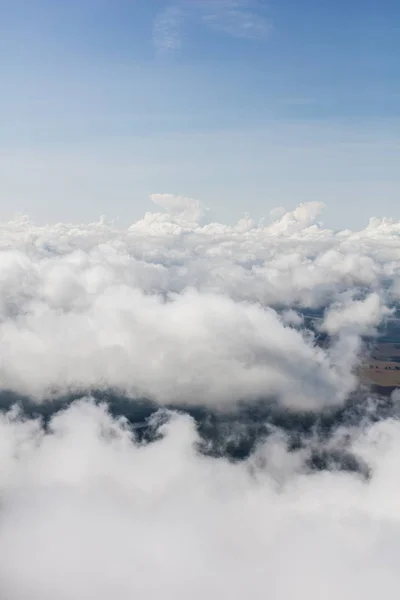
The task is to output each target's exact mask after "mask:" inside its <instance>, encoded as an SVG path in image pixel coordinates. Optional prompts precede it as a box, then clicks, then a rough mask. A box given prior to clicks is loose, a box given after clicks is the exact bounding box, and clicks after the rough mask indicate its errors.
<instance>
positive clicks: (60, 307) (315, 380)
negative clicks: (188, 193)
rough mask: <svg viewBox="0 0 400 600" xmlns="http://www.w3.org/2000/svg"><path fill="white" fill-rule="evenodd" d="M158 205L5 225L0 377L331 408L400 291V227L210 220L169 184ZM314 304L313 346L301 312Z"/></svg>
mask: <svg viewBox="0 0 400 600" xmlns="http://www.w3.org/2000/svg"><path fill="white" fill-rule="evenodd" d="M152 200H153V201H154V203H155V205H156V206H157V207H159V208H161V209H162V210H163V212H152V213H147V214H146V215H145V217H144V218H143V219H142V220H141V221H139V222H137V223H134V224H133V225H132V226H130V227H129V228H128V229H125V230H121V229H118V228H116V227H114V226H113V225H112V224H108V223H106V222H104V220H101V221H99V222H98V223H92V224H89V225H64V224H58V225H54V226H47V227H36V226H34V225H33V224H32V223H30V222H29V220H26V219H22V220H19V221H15V222H12V223H8V224H3V225H2V231H1V233H2V235H1V252H0V335H1V340H2V355H1V362H0V389H3V390H9V391H12V392H15V393H18V394H22V395H26V396H29V397H31V398H32V399H34V400H35V401H43V400H44V399H48V398H54V397H57V396H61V395H64V394H69V393H77V392H82V393H90V391H91V390H94V389H104V390H107V389H110V390H114V391H117V392H119V393H121V394H124V395H127V396H129V397H131V398H133V399H134V398H147V399H149V400H152V401H154V402H157V403H159V404H174V403H175V404H179V405H182V404H183V405H184V404H192V405H204V404H207V405H211V406H214V407H218V408H229V407H230V406H233V405H235V403H238V402H241V401H248V400H259V399H263V398H264V399H265V398H269V399H271V400H272V399H273V400H274V401H278V402H279V403H280V404H281V405H282V406H285V407H289V408H293V409H295V410H315V409H321V408H324V407H328V406H334V405H340V404H341V403H343V402H344V401H345V400H346V398H347V397H348V396H349V394H350V393H351V392H352V391H353V390H355V389H356V387H357V377H356V376H355V372H356V369H357V366H358V364H359V361H360V357H361V355H362V353H363V344H362V336H365V335H374V334H375V333H376V329H377V327H378V326H379V325H380V324H381V323H382V322H384V321H385V319H387V318H389V317H390V316H391V313H392V309H391V308H389V307H390V306H392V305H393V304H394V303H395V302H396V299H397V298H398V289H399V262H398V252H399V243H398V239H399V238H398V232H399V224H398V223H395V222H391V221H387V220H382V221H374V220H372V221H371V222H370V223H369V225H368V227H367V228H366V229H365V230H364V231H361V232H351V231H341V232H333V231H330V230H326V229H324V228H323V227H322V225H320V224H318V223H316V219H317V218H318V216H319V213H320V211H321V210H322V208H323V207H322V205H320V204H318V203H310V204H308V205H301V206H299V207H298V208H296V209H295V210H294V211H293V212H284V214H282V215H280V216H279V217H278V219H276V213H274V215H273V216H272V217H271V220H270V222H263V223H260V224H255V223H253V222H252V220H251V219H250V218H249V217H246V218H244V219H242V220H240V221H239V222H238V223H237V224H236V225H234V226H226V225H222V224H219V223H213V222H210V220H209V214H208V211H207V210H206V209H205V208H204V207H202V205H201V203H200V202H198V201H196V200H193V199H190V198H183V197H176V196H171V195H168V194H154V195H153V196H152ZM305 309H309V310H317V309H319V310H321V309H323V310H324V311H325V313H324V314H323V313H321V314H322V316H323V318H322V320H321V321H320V325H319V328H320V330H321V332H325V333H328V334H329V336H330V338H329V339H330V342H329V344H325V345H324V346H321V344H318V343H317V342H316V339H315V335H313V333H312V332H311V331H310V329H309V328H307V327H301V326H300V324H301V322H302V318H303V317H302V314H301V313H302V311H303V312H304V310H305Z"/></svg>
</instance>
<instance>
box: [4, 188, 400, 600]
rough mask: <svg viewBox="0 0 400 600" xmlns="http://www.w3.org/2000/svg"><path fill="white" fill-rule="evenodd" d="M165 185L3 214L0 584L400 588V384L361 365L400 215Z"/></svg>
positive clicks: (68, 588) (123, 596)
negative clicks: (114, 218)
mask: <svg viewBox="0 0 400 600" xmlns="http://www.w3.org/2000/svg"><path fill="white" fill-rule="evenodd" d="M152 200H153V202H154V204H155V206H156V207H157V208H156V209H155V210H156V211H159V212H149V213H147V214H146V215H145V216H144V218H143V219H142V220H140V221H139V222H137V223H134V224H133V225H131V226H130V227H129V228H127V229H121V228H118V227H117V226H115V225H114V224H112V223H108V222H106V221H105V220H104V219H102V220H100V221H99V222H97V223H91V224H81V225H71V224H61V223H60V224H57V225H51V226H50V225H49V226H45V227H38V226H35V225H34V224H33V223H31V222H30V221H29V220H28V219H25V218H22V219H19V220H16V221H14V222H11V223H6V224H1V225H0V339H1V357H0V400H1V401H2V403H3V404H2V406H3V407H4V408H3V410H2V411H1V412H0V591H1V593H0V597H1V598H5V599H7V600H53V599H54V598H57V599H60V600H72V599H74V600H80V599H82V600H91V599H93V600H94V599H96V600H109V598H119V599H120V600H131V599H132V598H156V597H164V598H166V599H171V600H172V599H174V600H181V599H182V600H183V599H184V598H188V597H190V598H194V599H196V598H199V599H200V598H209V599H210V600H214V599H217V598H221V597H229V598H233V599H235V598H238V599H239V598H243V597H251V598H254V599H257V598H260V599H261V598H263V599H264V598H271V600H278V599H282V600H290V599H292V598H293V599H294V598H299V597H300V598H303V597H304V598H308V599H309V600H317V599H318V600H319V599H320V598H321V597H324V598H326V599H330V598H332V599H333V598H334V599H335V600H336V599H337V598H341V599H342V600H357V599H358V598H360V599H361V598H362V599H363V600H369V599H371V600H372V598H376V596H377V595H378V594H379V595H382V594H383V595H385V596H386V597H388V598H392V597H394V596H395V594H397V590H398V588H399V585H400V576H399V574H398V568H397V556H398V552H399V550H400V518H399V514H398V512H399V511H398V504H399V499H400V487H399V484H398V477H397V469H398V463H399V460H400V425H399V420H398V414H399V408H398V407H399V396H398V393H397V392H394V393H393V394H392V396H391V397H390V398H389V397H387V398H386V399H382V398H381V397H378V396H376V395H375V396H374V393H373V392H372V391H371V390H370V391H368V390H367V389H366V387H365V385H364V384H363V383H360V381H359V379H358V373H359V367H360V364H361V361H362V360H363V357H365V354H366V352H367V350H368V344H366V340H370V339H371V337H372V338H373V337H374V336H376V335H377V332H378V330H379V328H380V327H382V326H383V325H384V324H385V323H387V322H390V320H391V319H393V318H395V311H396V307H397V303H398V300H399V295H400V260H399V259H400V237H399V234H400V224H399V223H396V222H394V221H391V220H390V219H371V220H370V222H369V224H368V225H367V227H366V228H365V229H364V230H363V231H358V232H353V231H339V232H335V231H331V230H328V229H325V228H324V227H323V225H322V224H321V223H320V222H319V219H320V214H321V211H322V209H323V206H322V205H321V204H319V203H310V204H303V205H301V206H299V207H298V208H297V209H295V210H294V211H292V212H286V211H284V210H281V209H279V210H277V211H274V212H273V213H272V214H271V215H270V218H269V219H264V220H263V221H262V222H260V223H255V222H253V221H252V219H251V218H250V217H248V216H246V217H244V218H243V219H242V220H240V221H239V222H238V223H237V224H236V225H233V226H228V225H223V224H220V223H215V222H213V221H212V220H211V218H210V215H209V213H208V211H207V210H206V209H205V208H204V207H203V206H202V205H201V203H200V202H198V201H196V200H193V199H190V198H184V197H176V196H172V195H168V194H154V195H153V196H152ZM99 398H100V399H102V400H103V401H99ZM10 399H11V400H10ZM18 401H20V402H21V405H20V406H19V407H18V406H14V407H12V406H11V405H12V404H14V403H16V404H18ZM145 401H146V402H148V403H149V404H148V405H146V404H143V403H145ZM6 406H7V407H6ZM145 406H151V407H152V408H151V410H150V409H147V408H144V407H145ZM134 411H137V412H138V413H139V412H140V411H142V412H141V413H140V414H141V417H140V418H139V417H135V418H133V417H132V414H133V412H134ZM146 411H147V412H146ZM135 414H136V413H135ZM39 415H41V416H39ZM249 440H250V441H249ZM246 444H247V445H246Z"/></svg>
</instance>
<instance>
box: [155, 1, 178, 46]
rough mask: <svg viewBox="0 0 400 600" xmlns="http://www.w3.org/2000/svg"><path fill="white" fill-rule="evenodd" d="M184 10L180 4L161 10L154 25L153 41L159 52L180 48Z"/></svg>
mask: <svg viewBox="0 0 400 600" xmlns="http://www.w3.org/2000/svg"><path fill="white" fill-rule="evenodd" d="M182 21H183V11H182V9H181V7H180V6H179V5H171V6H168V7H167V8H166V9H165V10H163V11H162V12H160V13H159V14H158V15H157V17H156V20H155V22H154V26H153V43H154V45H155V47H156V49H157V50H158V51H159V52H169V51H173V50H178V49H179V48H180V46H181V26H182Z"/></svg>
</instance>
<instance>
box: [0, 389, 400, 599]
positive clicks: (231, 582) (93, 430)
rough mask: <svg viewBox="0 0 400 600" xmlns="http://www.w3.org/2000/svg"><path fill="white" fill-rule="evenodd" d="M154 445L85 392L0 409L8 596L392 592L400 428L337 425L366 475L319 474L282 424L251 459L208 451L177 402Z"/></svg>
mask: <svg viewBox="0 0 400 600" xmlns="http://www.w3.org/2000/svg"><path fill="white" fill-rule="evenodd" d="M154 426H155V427H156V428H157V427H159V433H160V434H161V437H160V438H159V439H158V441H155V442H154V443H152V444H148V445H146V444H145V445H143V444H140V443H138V442H137V441H136V440H135V437H134V436H133V434H132V432H131V431H130V429H129V428H128V427H127V425H126V424H125V423H124V421H123V420H114V419H112V418H111V417H110V416H109V414H108V413H107V411H106V409H105V408H104V407H101V406H95V405H93V403H92V402H91V401H90V400H88V399H86V400H82V401H81V402H79V403H77V404H75V405H73V406H71V407H70V408H68V409H67V410H66V411H64V412H61V413H59V414H57V415H56V416H54V417H53V419H52V420H51V422H50V423H49V424H48V426H47V427H46V429H44V428H43V427H42V426H41V425H40V423H39V422H37V421H32V420H31V421H29V420H28V421H27V420H22V419H21V418H20V417H19V416H18V415H17V414H15V413H10V414H8V415H3V416H2V417H1V418H0V440H1V442H0V443H1V451H0V493H1V511H0V557H1V560H0V586H1V590H2V595H3V597H5V598H9V599H10V600H39V599H40V600H52V599H53V598H55V597H56V598H59V599H60V600H72V598H73V599H76V600H92V599H93V600H94V599H96V600H103V599H104V600H107V599H108V598H110V597H118V598H120V599H121V600H128V599H131V598H133V597H142V598H154V597H159V596H162V597H164V598H167V599H171V600H172V599H174V600H177V599H178V600H179V599H183V598H187V597H188V596H190V597H192V598H195V599H197V598H198V599H200V598H204V597H208V598H211V599H216V598H220V597H221V595H224V596H229V597H231V598H238V599H239V598H242V597H243V596H244V595H247V594H249V590H251V597H252V598H256V599H257V598H260V599H261V598H265V597H266V595H267V596H268V597H269V598H272V599H274V600H275V599H279V598H285V599H287V600H291V599H292V598H293V599H294V598H298V597H299V596H300V597H305V596H306V597H307V598H310V600H317V599H319V598H320V597H321V594H322V593H323V595H324V597H325V598H328V599H332V600H333V599H336V598H338V597H340V598H342V599H343V600H357V599H360V600H361V599H363V600H369V599H371V600H372V599H373V598H376V596H377V594H384V595H385V596H386V597H393V596H394V594H395V593H396V592H397V589H398V585H399V573H398V566H397V556H398V552H399V550H400V523H399V515H398V502H399V493H400V489H399V484H398V477H397V469H398V461H399V456H400V446H399V440H400V430H399V423H398V421H395V420H387V421H383V422H378V423H376V424H374V425H369V426H365V427H364V428H355V429H347V430H345V431H341V432H340V431H338V434H337V436H336V437H337V439H336V440H334V441H333V442H332V444H334V445H336V446H338V447H339V446H343V444H344V443H345V444H346V446H347V448H349V449H351V450H352V451H353V452H354V453H355V454H356V455H357V456H358V457H359V458H361V459H362V460H365V461H367V462H368V464H369V466H370V468H371V473H370V477H369V479H365V478H363V477H361V475H358V474H354V473H353V474H351V473H349V472H337V471H329V470H324V471H320V472H314V473H310V470H309V468H308V467H307V457H308V456H309V452H310V448H309V447H307V446H305V447H303V448H302V449H301V450H299V451H297V452H296V451H291V452H290V451H289V449H288V446H287V443H286V439H285V436H284V435H282V434H279V433H277V434H276V435H275V436H271V437H270V438H269V439H268V441H267V442H265V443H264V444H261V445H260V446H259V447H258V449H257V451H256V452H255V453H254V454H253V455H252V456H251V457H250V458H249V459H248V460H246V461H244V462H240V463H236V464H234V463H231V462H229V461H227V460H226V459H223V458H222V459H213V458H209V457H206V456H204V455H202V454H200V453H199V452H198V450H196V442H197V441H198V436H197V433H196V430H195V427H194V423H193V421H192V420H191V419H190V418H189V417H187V416H185V415H178V414H175V415H174V414H172V415H171V418H170V420H169V421H168V422H167V423H166V424H163V425H158V426H157V419H156V420H155V423H154Z"/></svg>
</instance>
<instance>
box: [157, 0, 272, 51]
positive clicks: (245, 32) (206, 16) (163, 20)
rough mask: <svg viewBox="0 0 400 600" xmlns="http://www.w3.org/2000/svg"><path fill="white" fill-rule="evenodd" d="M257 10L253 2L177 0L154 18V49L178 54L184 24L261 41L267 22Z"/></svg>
mask: <svg viewBox="0 0 400 600" xmlns="http://www.w3.org/2000/svg"><path fill="white" fill-rule="evenodd" d="M260 6H261V5H260V3H259V2H255V1H254V0H180V2H176V3H174V4H170V5H168V6H167V7H166V8H164V10H162V11H161V12H160V13H159V14H158V15H157V17H156V20H155V22H154V27H153V42H154V45H155V47H156V49H157V50H158V51H161V52H170V51H176V50H179V49H180V48H181V46H182V38H183V35H184V30H185V24H186V23H187V22H195V23H196V24H197V25H200V26H203V27H206V28H208V29H212V30H214V31H219V32H220V33H222V34H225V35H229V36H232V37H236V38H246V39H262V38H264V37H265V36H266V35H267V34H268V33H269V31H270V29H271V22H270V20H269V19H267V18H266V17H265V15H264V14H262V11H261V10H260Z"/></svg>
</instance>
